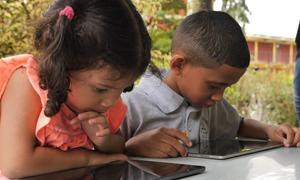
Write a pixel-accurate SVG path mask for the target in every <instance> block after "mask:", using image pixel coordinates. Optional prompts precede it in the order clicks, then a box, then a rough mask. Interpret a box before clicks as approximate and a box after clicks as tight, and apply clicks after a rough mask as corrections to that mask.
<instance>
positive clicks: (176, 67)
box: [170, 54, 187, 75]
mask: <svg viewBox="0 0 300 180" xmlns="http://www.w3.org/2000/svg"><path fill="white" fill-rule="evenodd" d="M186 64H187V60H186V58H185V57H184V56H182V55H177V54H176V55H173V56H172V59H171V62H170V70H171V71H173V72H174V73H175V74H176V75H180V74H181V73H182V70H183V68H184V67H185V66H186Z"/></svg>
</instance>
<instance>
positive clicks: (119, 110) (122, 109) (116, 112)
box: [106, 97, 127, 134]
mask: <svg viewBox="0 0 300 180" xmlns="http://www.w3.org/2000/svg"><path fill="white" fill-rule="evenodd" d="M126 113H127V106H126V105H125V104H124V103H123V101H122V98H121V97H120V98H119V99H118V101H117V102H116V104H115V105H114V106H113V107H111V108H110V109H109V110H108V111H107V112H106V118H107V120H108V123H109V127H110V131H111V132H112V133H113V134H115V133H117V132H118V131H119V128H120V126H121V124H122V122H123V120H124V119H125V116H126Z"/></svg>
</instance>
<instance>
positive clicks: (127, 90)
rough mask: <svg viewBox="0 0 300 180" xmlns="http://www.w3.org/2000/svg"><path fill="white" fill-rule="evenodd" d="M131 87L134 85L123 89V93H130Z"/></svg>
mask: <svg viewBox="0 0 300 180" xmlns="http://www.w3.org/2000/svg"><path fill="white" fill-rule="evenodd" d="M133 87H134V84H132V85H131V86H128V87H127V88H125V89H124V90H123V92H124V93H126V92H130V91H132V89H133Z"/></svg>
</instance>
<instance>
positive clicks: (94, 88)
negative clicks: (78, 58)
mask: <svg viewBox="0 0 300 180" xmlns="http://www.w3.org/2000/svg"><path fill="white" fill-rule="evenodd" d="M134 80H135V78H132V77H124V76H121V74H120V73H119V72H118V71H116V70H114V69H113V68H111V67H110V66H104V67H101V68H100V69H94V70H93V69H92V70H84V71H75V72H72V73H71V84H70V92H69V94H68V99H67V101H66V104H67V105H68V106H69V107H70V108H71V109H72V110H73V111H75V112H76V113H82V112H87V111H96V112H98V113H104V112H106V111H107V110H108V109H109V108H110V107H111V106H113V105H114V104H115V102H116V101H117V100H118V98H119V97H120V94H121V93H122V92H123V90H124V89H125V88H127V87H129V86H131V85H132V84H133V83H134Z"/></svg>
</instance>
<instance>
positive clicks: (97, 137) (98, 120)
mask: <svg viewBox="0 0 300 180" xmlns="http://www.w3.org/2000/svg"><path fill="white" fill-rule="evenodd" d="M76 123H80V124H81V126H82V128H83V130H84V131H85V132H86V134H87V135H88V137H89V138H90V139H91V141H93V143H94V144H95V145H99V144H101V142H102V141H104V139H103V138H104V137H106V136H108V135H110V129H109V126H108V122H107V119H106V117H105V116H104V115H103V114H100V113H97V112H94V111H88V112H84V113H80V114H78V116H77V117H75V118H74V119H72V120H71V124H76Z"/></svg>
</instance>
